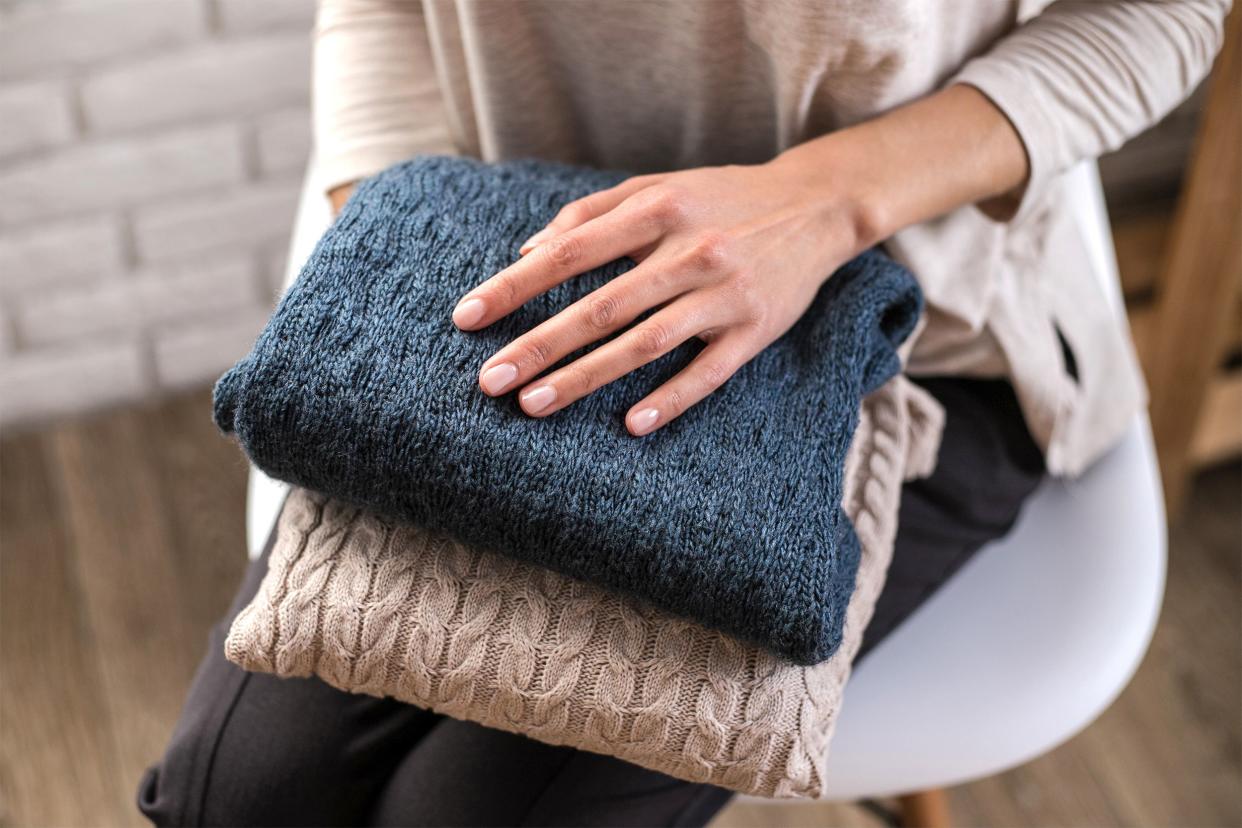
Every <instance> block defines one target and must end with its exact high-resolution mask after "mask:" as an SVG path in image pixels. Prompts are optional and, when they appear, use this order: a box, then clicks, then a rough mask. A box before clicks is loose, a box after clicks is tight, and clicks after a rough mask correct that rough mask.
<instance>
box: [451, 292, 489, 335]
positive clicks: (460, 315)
mask: <svg viewBox="0 0 1242 828" xmlns="http://www.w3.org/2000/svg"><path fill="white" fill-rule="evenodd" d="M486 311H487V306H486V305H484V304H483V300H482V299H466V300H463V301H461V302H458V303H457V307H455V308H453V324H454V325H456V326H457V327H459V328H469V327H470V326H471V325H476V324H478V322H479V320H480V319H482V318H483V314H484V313H485V312H486Z"/></svg>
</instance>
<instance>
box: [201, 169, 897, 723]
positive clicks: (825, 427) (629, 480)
mask: <svg viewBox="0 0 1242 828" xmlns="http://www.w3.org/2000/svg"><path fill="white" fill-rule="evenodd" d="M622 177H623V176H622V175H621V174H619V173H605V172H599V171H593V170H584V169H578V168H573V167H567V166H561V165H556V164H549V163H543V162H533V161H530V162H515V163H508V164H501V165H487V164H482V163H480V162H477V161H471V160H468V159H457V158H453V159H447V158H422V159H416V160H414V161H411V162H408V163H405V164H400V165H397V166H396V167H393V168H391V169H389V170H387V171H385V172H384V173H381V174H380V175H379V176H377V177H375V178H373V179H370V180H368V181H366V182H365V183H363V184H362V185H361V186H360V187H359V189H358V191H357V193H356V194H355V195H354V197H353V198H352V199H350V201H349V204H348V205H347V206H346V208H345V210H344V211H343V212H342V214H341V216H340V217H339V219H338V220H337V221H336V223H335V224H334V225H333V226H332V228H331V229H330V230H329V231H328V232H327V233H326V234H325V235H324V237H323V239H322V240H321V241H320V243H319V245H318V247H317V248H316V250H315V252H314V253H313V255H312V256H311V257H310V260H309V262H308V263H307V265H306V267H305V269H304V270H303V272H302V274H301V275H300V277H299V278H298V280H297V282H296V283H295V284H294V286H293V287H292V288H291V289H290V291H289V292H288V293H287V294H286V296H285V297H284V299H283V300H282V302H281V304H280V306H279V307H278V309H277V311H276V313H275V314H274V316H273V317H272V319H271V321H270V323H269V324H268V326H267V328H266V329H265V331H264V332H263V334H262V336H261V337H260V339H259V341H258V343H257V344H256V346H255V348H254V351H253V352H252V353H251V354H250V355H249V356H248V357H247V358H246V359H245V360H243V361H242V362H241V363H240V364H239V365H238V366H237V367H236V368H234V369H233V370H232V371H230V372H229V373H228V374H227V375H225V377H224V378H223V379H221V381H220V383H219V385H218V387H217V390H216V419H217V422H218V423H219V424H220V426H221V427H222V428H224V429H226V430H227V429H234V430H236V432H237V435H238V437H239V439H240V441H241V444H242V446H243V447H244V448H245V450H246V451H247V453H248V454H249V455H250V457H251V459H253V460H254V462H255V463H256V465H258V466H259V467H260V468H262V469H263V470H264V471H266V472H268V474H270V475H271V476H273V477H275V478H278V479H281V480H286V481H290V482H292V483H295V484H298V485H301V486H305V487H307V488H309V489H312V490H315V491H320V492H325V493H328V494H331V495H333V496H334V497H339V498H341V499H342V500H344V501H347V502H350V503H354V504H358V505H363V506H367V507H368V508H371V509H374V510H375V511H376V512H378V513H380V514H383V515H387V516H389V517H392V518H399V519H402V520H406V521H409V522H411V523H413V524H416V525H418V526H421V527H424V528H426V529H429V530H431V531H433V532H443V533H445V534H447V535H448V536H450V537H453V538H454V539H456V540H458V541H461V542H463V543H466V544H468V545H470V546H474V547H478V548H482V549H489V550H493V551H498V552H502V553H504V554H507V555H510V556H512V557H514V558H517V559H520V560H522V561H525V562H527V563H534V564H539V565H542V566H546V567H548V568H550V569H553V570H556V571H558V572H560V573H563V574H567V575H570V576H572V577H577V578H581V579H583V580H587V581H591V582H594V583H598V584H601V585H604V586H607V587H611V588H613V589H615V590H617V591H619V592H623V593H626V594H631V595H635V596H638V597H640V598H643V599H645V600H648V601H650V602H652V603H653V604H655V605H657V606H659V607H661V608H662V609H665V610H668V611H670V612H674V613H677V614H679V615H682V616H685V617H687V618H691V619H694V620H696V621H699V622H701V623H703V624H705V625H707V626H710V627H715V628H718V629H722V630H724V631H727V632H730V633H733V634H735V635H737V636H739V637H741V638H744V639H747V640H750V641H754V642H756V643H759V644H762V645H764V646H767V647H770V648H771V649H772V650H773V651H775V652H777V653H780V654H783V655H785V656H788V657H789V658H792V659H794V660H797V661H799V662H802V663H814V662H817V661H821V660H823V659H825V658H827V657H828V656H830V655H831V654H832V653H833V652H834V651H835V650H836V648H837V645H838V643H839V642H840V638H841V625H842V622H843V620H844V617H845V607H846V604H847V602H848V600H849V596H850V594H851V592H852V591H853V586H854V578H855V571H856V568H857V565H858V540H857V538H856V537H855V534H854V532H853V530H852V528H851V527H850V524H849V520H848V519H847V518H845V517H844V516H843V514H842V511H841V509H840V507H839V504H840V502H841V494H842V481H843V465H844V461H845V454H846V449H847V446H848V445H849V439H850V436H851V435H852V434H853V432H854V428H855V424H856V421H857V416H858V406H859V401H860V400H861V399H862V397H863V395H864V394H866V393H867V392H869V391H871V390H873V389H875V388H878V387H879V386H880V385H882V384H883V383H884V382H885V381H886V380H887V379H889V378H890V377H891V376H893V375H894V374H895V373H896V372H897V371H898V369H899V367H900V366H899V359H898V356H897V353H896V348H897V346H898V345H899V344H900V343H901V341H902V340H903V339H904V338H905V337H906V335H907V334H908V333H909V332H910V330H911V328H912V327H913V325H914V324H915V321H916V320H917V317H918V314H919V310H920V301H921V297H920V293H919V290H918V286H917V284H916V283H915V281H914V279H913V277H911V275H910V274H909V273H908V272H907V271H906V270H905V269H903V268H902V267H900V266H899V265H897V264H896V263H894V262H893V261H891V260H890V259H888V258H887V257H885V256H884V255H882V254H881V253H878V252H868V253H866V254H863V255H862V256H859V257H858V258H857V259H855V260H853V261H852V262H849V263H848V264H846V265H845V266H843V267H842V268H841V269H840V270H839V271H838V272H837V273H835V274H834V275H833V276H832V278H831V279H829V280H828V281H827V283H826V285H825V287H824V288H823V289H822V290H821V291H820V293H819V295H818V296H817V297H816V299H815V301H814V302H813V304H812V306H811V308H810V309H809V310H808V312H807V313H806V314H805V315H804V316H803V318H802V320H801V321H799V322H798V323H797V324H796V325H795V326H794V327H793V329H792V330H790V331H789V332H788V333H787V334H786V335H785V336H783V337H781V338H780V339H779V340H777V342H775V343H773V344H772V345H771V346H770V347H768V348H767V349H765V350H764V351H763V352H762V353H761V354H760V355H759V356H758V357H756V358H755V359H753V360H751V361H750V362H749V363H747V364H746V365H745V366H744V367H743V368H742V369H741V370H740V371H738V372H737V374H736V375H735V376H734V377H733V378H732V379H731V380H730V381H729V382H728V383H726V384H725V385H724V387H723V388H721V389H720V390H719V391H717V392H716V393H715V394H712V395H711V396H710V397H708V399H706V400H705V401H703V402H702V403H700V404H699V405H696V406H694V407H693V408H692V409H691V410H690V411H688V412H686V414H685V415H684V416H682V417H681V418H679V419H677V420H675V421H673V422H671V423H669V424H668V425H667V426H666V427H664V428H662V429H660V430H659V431H657V432H656V433H654V434H652V435H649V436H647V437H645V438H643V439H641V440H639V439H634V438H633V437H631V436H630V435H628V434H627V433H626V432H625V429H624V425H623V418H624V414H625V411H626V410H627V409H628V407H629V406H631V405H633V404H634V402H635V401H637V400H640V399H642V398H643V396H644V395H645V394H647V393H648V392H649V391H650V390H651V389H653V388H655V387H656V386H657V385H659V383H660V382H661V381H662V380H664V379H665V378H667V377H669V376H671V375H672V374H673V373H674V372H676V371H677V370H679V369H680V368H682V367H684V366H685V365H686V364H687V363H688V362H689V361H690V360H691V359H692V358H693V357H694V356H695V354H696V353H697V352H698V351H699V350H700V349H701V347H702V343H700V342H699V341H698V340H694V341H693V342H691V343H687V344H685V345H683V346H681V347H679V348H677V349H676V350H674V351H673V352H672V353H671V354H669V355H667V356H665V357H664V358H661V359H659V360H657V361H655V362H653V363H651V364H650V365H648V366H645V367H644V368H643V369H640V370H638V371H635V372H633V373H631V374H629V375H627V376H625V377H623V378H621V379H619V380H617V381H616V382H613V383H611V384H609V385H607V386H606V387H604V388H602V389H600V390H598V391H596V392H595V393H594V394H591V395H590V396H589V397H587V398H586V399H584V400H581V401H579V402H577V403H575V404H574V405H573V406H572V407H570V408H568V409H567V410H565V411H563V412H560V413H558V414H556V415H555V416H552V417H548V418H546V419H541V420H532V419H530V418H528V417H526V416H525V415H524V414H522V413H521V412H520V410H518V408H517V406H516V404H515V401H514V399H513V398H512V396H508V397H505V398H502V399H492V398H489V397H487V396H485V395H483V394H482V393H480V392H479V390H478V387H477V370H478V368H479V366H480V365H481V364H482V363H483V362H484V360H485V359H486V358H488V357H489V356H491V355H492V354H494V353H495V352H496V351H498V350H499V349H500V348H501V347H502V346H503V345H505V344H507V343H508V342H510V341H512V340H513V339H515V338H516V337H517V336H518V335H520V334H521V333H524V332H526V331H528V330H530V329H531V328H533V327H534V326H535V325H536V324H538V323H539V322H541V321H543V320H544V319H546V318H548V317H549V316H551V315H553V314H555V313H556V312H558V311H559V310H561V309H563V308H565V307H566V306H568V305H569V304H570V303H572V302H573V301H576V300H578V299H580V298H582V297H583V296H585V295H587V294H588V293H589V292H590V291H592V290H594V289H595V288H598V287H599V286H600V285H602V284H604V283H605V282H606V281H608V280H610V279H612V278H614V277H616V276H617V275H618V274H620V273H622V272H623V271H625V270H627V269H628V268H629V267H631V266H632V265H633V262H631V261H629V260H621V261H618V262H614V263H612V264H609V265H607V266H605V267H602V268H599V269H597V270H594V271H592V272H590V273H587V274H584V275H582V276H579V277H576V278H574V279H570V280H568V281H567V282H565V283H564V284H563V285H560V286H557V287H556V288H554V289H552V290H550V291H549V292H548V293H546V294H544V295H542V296H539V297H537V298H535V299H533V300H531V301H530V302H528V303H527V304H526V305H525V306H523V307H522V308H521V309H520V310H518V311H516V312H515V313H513V314H511V315H510V316H508V317H506V318H505V319H504V320H501V321H500V322H498V323H496V324H494V325H492V326H490V327H488V328H487V329H486V330H484V331H480V332H475V333H462V332H460V331H458V330H456V328H454V327H453V325H452V324H451V322H450V312H451V311H452V308H453V306H454V305H455V303H456V302H457V300H458V299H459V298H460V297H461V296H462V295H463V294H464V293H466V292H467V291H468V290H469V289H471V288H472V287H474V286H475V285H476V284H478V283H479V282H481V281H482V280H483V279H485V278H486V277H488V276H490V275H492V274H493V273H495V272H497V271H499V270H501V269H503V268H504V267H505V266H507V265H509V264H511V263H512V261H513V259H514V258H515V257H516V254H517V248H518V245H519V244H520V243H521V242H522V241H523V240H524V239H525V238H526V237H527V236H529V235H530V234H532V233H533V232H534V231H536V230H538V229H539V228H540V227H542V226H543V225H544V224H545V223H546V222H547V221H549V220H550V219H551V218H552V217H553V215H554V214H555V212H556V210H557V209H558V208H559V207H561V206H562V205H564V204H565V203H566V202H568V201H571V200H573V199H575V198H578V197H580V196H583V195H586V194H587V193H590V192H592V191H595V190H598V189H601V188H603V187H607V186H609V185H612V184H614V183H616V182H617V181H619V180H621V178H622ZM472 606H473V605H472ZM479 612H480V613H483V612H484V608H483V607H482V606H481V607H480V608H479ZM532 612H533V610H532ZM537 621H538V617H537V616H535V615H532V616H531V617H530V618H529V619H528V622H529V623H532V624H534V623H537ZM623 645H624V641H623V640H618V642H617V644H616V646H618V647H622V646H623ZM722 657H723V656H722ZM513 669H515V670H517V669H518V665H514V668H513ZM618 680H619V681H620V680H621V679H620V678H618ZM599 726H600V727H606V726H607V725H606V723H605V722H602V721H601V722H600V724H599ZM705 738H706V737H705Z"/></svg>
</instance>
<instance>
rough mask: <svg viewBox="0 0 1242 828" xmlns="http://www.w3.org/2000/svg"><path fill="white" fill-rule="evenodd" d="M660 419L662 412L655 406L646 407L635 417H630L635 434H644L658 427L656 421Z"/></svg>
mask: <svg viewBox="0 0 1242 828" xmlns="http://www.w3.org/2000/svg"><path fill="white" fill-rule="evenodd" d="M659 421H660V412H659V411H656V410H655V409H654V408H644V409H643V410H642V411H639V412H638V413H637V414H635V415H634V416H633V417H630V428H631V429H633V431H634V433H635V434H638V435H642V434H646V433H647V432H649V431H651V430H652V429H653V428H655V427H656V423H658V422H659Z"/></svg>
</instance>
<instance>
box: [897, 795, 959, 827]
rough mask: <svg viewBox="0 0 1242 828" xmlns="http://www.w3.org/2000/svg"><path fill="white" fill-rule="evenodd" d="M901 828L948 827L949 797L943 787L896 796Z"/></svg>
mask: <svg viewBox="0 0 1242 828" xmlns="http://www.w3.org/2000/svg"><path fill="white" fill-rule="evenodd" d="M897 801H898V804H899V805H900V807H901V824H902V826H903V828H949V826H950V825H951V824H952V823H951V822H950V820H949V798H948V796H946V795H945V792H944V789H943V788H932V789H931V790H928V791H919V792H918V793H912V794H906V795H905V796H902V797H899V798H898V800H897Z"/></svg>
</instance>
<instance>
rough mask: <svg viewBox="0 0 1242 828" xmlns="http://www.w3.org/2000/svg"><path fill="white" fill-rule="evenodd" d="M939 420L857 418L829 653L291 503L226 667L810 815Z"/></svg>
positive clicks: (889, 410)
mask: <svg viewBox="0 0 1242 828" xmlns="http://www.w3.org/2000/svg"><path fill="white" fill-rule="evenodd" d="M939 416H940V414H939V409H938V407H937V406H936V405H935V403H934V402H932V401H930V398H928V397H927V396H926V395H925V392H922V391H921V390H919V389H917V387H915V386H912V385H909V384H907V383H906V382H905V381H904V380H901V379H899V380H894V381H893V382H892V383H889V384H888V385H886V386H885V387H884V388H883V389H881V390H880V391H878V392H876V393H875V394H873V395H871V396H870V397H869V398H868V399H867V400H866V402H865V403H864V409H863V416H862V418H861V420H860V424H859V429H858V432H857V436H856V437H855V439H854V443H853V445H852V447H851V449H850V455H849V463H848V468H849V471H848V473H847V475H846V484H845V506H846V511H847V512H848V513H849V515H850V517H851V518H853V520H854V522H855V525H856V526H857V530H858V535H859V537H860V539H861V542H862V543H861V546H862V554H861V563H860V566H859V573H858V589H857V590H856V591H855V592H854V594H853V597H852V598H851V599H850V602H849V607H848V610H847V613H846V619H845V628H844V641H843V643H842V645H841V647H840V649H838V651H837V653H836V654H835V655H833V656H832V658H830V659H828V660H827V661H824V662H822V663H820V664H818V665H815V666H813V667H801V666H797V665H795V664H793V663H791V662H789V661H787V660H784V659H781V658H778V657H776V656H773V655H771V654H770V653H768V652H767V651H766V650H764V649H762V648H760V647H757V646H755V645H753V644H747V643H744V642H741V641H739V640H737V639H735V638H733V637H731V636H728V635H725V634H722V633H719V632H712V631H710V630H707V629H705V628H703V627H702V626H700V625H698V624H695V623H692V622H688V621H684V620H681V619H679V618H677V617H675V616H672V615H670V614H668V613H665V612H662V611H660V610H658V609H655V608H652V607H651V606H649V605H647V604H644V603H643V602H640V601H638V600H636V599H633V598H627V597H623V596H619V595H617V594H615V593H611V592H608V591H605V590H603V589H601V588H599V587H597V586H594V585H590V584H586V583H583V582H580V581H575V580H571V579H569V578H566V577H564V576H561V575H557V574H555V573H552V572H551V571H549V570H546V569H543V568H541V567H537V566H533V565H530V564H525V563H522V562H519V561H516V560H513V559H511V558H507V557H504V556H500V555H496V554H491V553H487V552H482V551H479V550H477V549H470V548H467V547H465V546H462V545H460V544H458V543H456V542H454V541H452V540H449V539H447V538H445V537H444V536H441V535H436V534H431V533H428V532H425V531H423V530H420V529H417V528H414V527H412V526H410V525H404V524H398V523H393V522H390V521H387V520H385V519H383V518H380V517H378V516H376V515H375V514H374V513H372V512H369V511H367V510H364V509H359V508H356V507H353V506H349V505H347V504H345V503H342V502H341V501H339V500H333V499H330V498H327V497H324V496H322V495H318V494H313V493H311V492H309V491H307V490H305V489H296V488H295V489H294V490H293V491H292V493H291V494H290V495H289V499H288V501H287V502H286V505H285V508H284V511H283V512H282V514H281V517H280V520H279V523H278V526H277V536H276V540H275V544H274V547H273V550H272V553H271V557H270V562H269V569H268V573H267V575H266V577H265V578H264V580H263V583H262V584H261V585H260V588H259V592H258V593H257V594H256V596H255V598H254V600H253V601H252V602H251V603H250V604H249V605H248V606H247V607H246V608H245V609H243V610H242V612H241V613H240V614H239V615H238V616H237V618H236V620H235V621H234V622H233V626H232V628H231V630H230V632H229V635H228V638H227V640H226V644H225V652H226V655H227V656H228V658H229V659H231V660H232V661H234V662H236V663H237V664H239V665H241V666H242V667H244V668H246V669H247V670H257V671H262V672H267V673H274V674H276V675H279V676H285V677H295V676H312V675H313V676H318V677H320V678H321V679H323V680H324V681H326V682H328V683H329V684H332V685H333V686H335V687H338V688H340V689H342V690H348V691H352V692H358V693H368V694H371V695H375V696H390V697H395V698H397V699H400V700H402V701H405V702H409V703H412V704H415V705H418V706H420V707H426V708H430V709H432V710H435V711H438V712H440V713H444V714H447V715H450V716H454V717H456V718H461V719H467V720H470V721H475V722H479V723H480V724H483V725H486V726H489V727H495V728H500V729H503V730H508V731H513V732H516V733H522V734H525V735H527V736H530V737H533V738H535V739H539V740H541V741H544V742H548V743H551V744H556V745H570V746H573V747H576V748H581V749H585V750H591V751H595V752H599V753H606V754H609V755H614V756H618V757H620V758H622V759H625V760H628V761H630V762H635V763H637V764H640V765H643V766H645V767H648V768H652V769H654V770H658V771H662V772H664V773H668V774H671V775H673V776H676V777H680V778H683V779H689V780H693V781H699V782H710V783H712V784H716V785H721V786H723V787H727V788H731V789H733V790H737V791H741V792H744V793H751V794H757V795H762V796H779V797H794V796H800V797H814V796H818V795H820V794H821V793H822V792H823V789H824V767H825V763H826V761H827V746H828V742H829V739H830V737H831V734H832V729H833V725H834V722H835V721H836V716H837V713H838V711H839V709H840V706H841V693H842V689H843V687H844V684H845V680H846V678H847V676H848V675H849V669H850V661H851V659H852V658H853V656H854V654H855V652H857V650H858V647H859V645H860V643H861V641H862V635H863V630H864V628H865V627H866V624H867V621H868V620H869V618H870V617H871V612H872V609H873V608H874V605H875V600H876V598H877V596H878V594H879V591H880V587H881V586H882V584H883V581H884V571H885V569H886V568H887V566H888V561H889V558H890V555H891V550H892V544H893V535H894V532H895V527H896V515H897V506H898V500H899V496H900V491H901V482H902V477H903V471H904V472H905V474H907V475H908V474H913V473H926V472H927V471H929V470H930V469H929V462H928V461H929V460H930V459H931V458H933V457H934V456H935V446H936V440H937V439H938V433H939V424H940V419H939Z"/></svg>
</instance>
